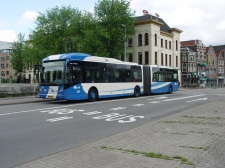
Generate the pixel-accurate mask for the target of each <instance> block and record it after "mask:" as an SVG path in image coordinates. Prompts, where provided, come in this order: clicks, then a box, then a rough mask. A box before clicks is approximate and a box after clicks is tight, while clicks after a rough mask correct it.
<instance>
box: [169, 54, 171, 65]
mask: <svg viewBox="0 0 225 168" xmlns="http://www.w3.org/2000/svg"><path fill="white" fill-rule="evenodd" d="M169 66H171V55H169Z"/></svg>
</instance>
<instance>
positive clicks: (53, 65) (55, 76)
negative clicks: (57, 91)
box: [40, 60, 65, 86]
mask: <svg viewBox="0 0 225 168" xmlns="http://www.w3.org/2000/svg"><path fill="white" fill-rule="evenodd" d="M64 64H65V61H64V60H63V61H52V62H44V63H43V65H42V66H43V68H42V70H41V73H40V77H41V79H40V84H41V85H46V86H47V85H51V86H59V85H62V84H63V69H64Z"/></svg>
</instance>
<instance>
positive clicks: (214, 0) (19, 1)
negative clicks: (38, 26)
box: [0, 0, 225, 46]
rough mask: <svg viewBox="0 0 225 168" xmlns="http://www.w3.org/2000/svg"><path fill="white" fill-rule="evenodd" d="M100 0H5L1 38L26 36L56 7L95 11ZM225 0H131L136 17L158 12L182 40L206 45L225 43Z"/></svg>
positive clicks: (1, 15)
mask: <svg viewBox="0 0 225 168" xmlns="http://www.w3.org/2000/svg"><path fill="white" fill-rule="evenodd" d="M98 1H99V0H86V1H84V0H82V1H81V0H36V1H32V0H7V1H6V0H1V10H0V41H8V42H14V41H15V40H16V38H17V36H18V34H19V33H22V34H25V38H26V37H28V35H29V34H30V33H31V31H32V30H33V29H34V28H35V19H36V18H37V16H38V15H39V13H43V14H44V13H46V11H47V10H50V9H51V8H54V7H56V6H58V7H62V6H65V7H67V6H69V5H70V6H71V7H73V8H78V9H79V10H84V11H90V12H93V11H94V6H95V4H96V3H98ZM224 7H225V1H224V0H207V1H206V0H188V1H184V0H131V5H130V8H131V10H132V11H135V16H142V15H143V12H142V11H143V10H147V11H148V13H149V14H152V15H155V13H157V14H158V15H159V17H160V18H161V19H163V20H164V21H165V22H166V23H167V25H168V26H169V27H170V28H177V29H180V30H182V31H183V32H182V33H181V36H180V38H181V41H187V40H196V39H198V40H202V42H203V44H204V45H205V46H209V45H225V10H224Z"/></svg>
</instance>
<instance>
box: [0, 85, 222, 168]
mask: <svg viewBox="0 0 225 168" xmlns="http://www.w3.org/2000/svg"><path fill="white" fill-rule="evenodd" d="M224 90H225V89H224V88H222V89H194V90H182V89H181V90H180V91H178V92H176V93H174V94H160V95H150V96H141V97H138V98H123V99H107V100H100V101H97V102H92V103H90V102H86V101H82V102H67V101H57V102H55V101H54V102H36V103H29V104H27V103H24V104H16V105H7V106H0V167H2V168H8V167H14V166H16V165H19V164H22V163H25V162H28V161H31V160H35V159H38V158H41V157H45V156H48V155H51V154H53V153H57V152H60V151H63V150H67V149H70V148H74V147H78V146H81V145H83V144H86V143H89V142H93V141H95V140H98V139H102V138H105V137H107V136H111V135H114V134H117V133H119V132H123V131H126V130H129V129H132V128H136V127H138V126H141V125H144V124H146V123H149V122H152V121H154V120H157V119H160V118H163V117H165V116H168V115H171V114H174V113H179V112H182V111H184V110H185V109H187V108H190V107H193V106H198V105H199V104H202V103H206V102H211V101H216V100H218V99H221V97H224V96H225V95H224V94H221V93H224Z"/></svg>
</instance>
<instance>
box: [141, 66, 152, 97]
mask: <svg viewBox="0 0 225 168" xmlns="http://www.w3.org/2000/svg"><path fill="white" fill-rule="evenodd" d="M143 78H144V94H151V88H150V86H151V73H150V66H143Z"/></svg>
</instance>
